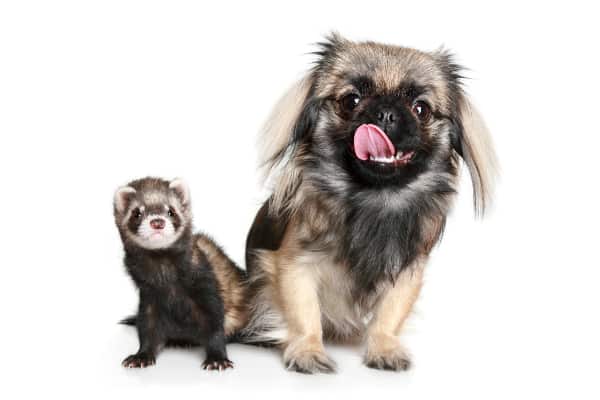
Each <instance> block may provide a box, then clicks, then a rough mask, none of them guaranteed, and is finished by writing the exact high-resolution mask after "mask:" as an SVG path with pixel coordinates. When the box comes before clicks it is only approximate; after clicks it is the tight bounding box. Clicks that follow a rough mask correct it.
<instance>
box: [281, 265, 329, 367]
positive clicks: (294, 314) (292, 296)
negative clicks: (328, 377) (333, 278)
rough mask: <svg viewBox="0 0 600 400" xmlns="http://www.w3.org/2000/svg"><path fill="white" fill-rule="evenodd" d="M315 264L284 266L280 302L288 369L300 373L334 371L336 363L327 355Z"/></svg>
mask: <svg viewBox="0 0 600 400" xmlns="http://www.w3.org/2000/svg"><path fill="white" fill-rule="evenodd" d="M313 268H314V266H313V265H307V264H302V263H293V264H292V265H286V266H281V269H280V274H281V275H280V276H279V278H280V279H279V282H278V292H279V301H280V304H281V309H282V312H283V314H284V318H285V321H286V323H287V327H288V338H287V340H286V342H285V344H284V352H283V360H284V363H285V366H286V367H287V368H288V369H290V370H294V371H297V372H303V373H315V372H334V371H335V362H334V361H333V360H332V359H331V358H329V357H328V356H327V355H326V354H325V349H324V347H323V328H322V326H321V310H320V307H319V296H318V287H317V280H316V276H315V274H314V271H313Z"/></svg>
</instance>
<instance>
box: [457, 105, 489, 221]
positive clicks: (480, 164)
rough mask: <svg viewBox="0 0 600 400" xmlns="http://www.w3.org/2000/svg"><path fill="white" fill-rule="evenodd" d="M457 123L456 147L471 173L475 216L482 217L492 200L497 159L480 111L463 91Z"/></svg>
mask: <svg viewBox="0 0 600 400" xmlns="http://www.w3.org/2000/svg"><path fill="white" fill-rule="evenodd" d="M458 125H459V129H458V137H457V140H456V143H455V148H456V151H457V153H458V154H459V155H460V156H461V157H462V158H463V160H464V161H465V164H466V165H467V168H468V169H469V174H470V175H471V182H472V184H473V206H474V208H475V215H476V216H478V217H482V216H483V215H484V214H485V211H486V208H487V207H488V206H489V205H490V203H491V200H492V195H493V192H494V185H495V181H496V177H497V175H498V160H497V158H496V152H495V151H494V146H493V143H492V139H491V137H490V134H489V131H488V129H487V126H486V124H485V122H484V121H483V118H482V117H481V114H479V112H478V111H477V109H476V108H475V107H474V106H473V104H472V103H471V101H470V100H469V98H468V97H467V96H466V95H465V94H464V93H463V95H462V96H461V99H460V103H459V121H458Z"/></svg>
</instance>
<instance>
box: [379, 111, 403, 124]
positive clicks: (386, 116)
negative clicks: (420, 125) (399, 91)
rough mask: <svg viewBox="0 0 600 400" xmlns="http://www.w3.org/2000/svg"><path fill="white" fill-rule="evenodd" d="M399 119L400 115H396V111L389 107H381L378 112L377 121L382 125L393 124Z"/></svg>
mask: <svg viewBox="0 0 600 400" xmlns="http://www.w3.org/2000/svg"><path fill="white" fill-rule="evenodd" d="M397 119H398V116H397V115H396V113H395V112H394V111H393V110H391V109H389V108H384V109H381V110H379V112H378V113H377V122H378V123H380V124H382V125H385V124H393V123H394V122H396V120H397Z"/></svg>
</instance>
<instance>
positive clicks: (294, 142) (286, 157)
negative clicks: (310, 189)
mask: <svg viewBox="0 0 600 400" xmlns="http://www.w3.org/2000/svg"><path fill="white" fill-rule="evenodd" d="M312 89H313V74H309V75H308V76H307V77H305V78H303V79H301V80H300V81H298V82H297V83H296V84H295V85H293V86H292V87H291V88H290V89H289V90H288V91H287V92H286V93H285V94H284V95H283V96H282V97H281V99H280V100H279V101H278V102H277V104H276V105H275V108H274V110H273V112H272V114H271V116H270V118H269V119H268V121H267V123H266V125H265V128H264V129H263V134H262V137H261V142H262V143H261V147H262V157H261V166H262V168H263V178H264V179H265V181H266V180H271V181H272V182H270V183H271V184H272V185H273V199H272V201H271V202H270V204H271V207H270V211H271V212H274V213H279V212H280V211H283V210H284V209H286V208H289V201H290V199H291V197H292V196H293V194H294V193H295V190H296V188H297V187H298V185H299V183H300V170H299V168H298V160H297V155H298V149H299V147H300V145H301V143H302V142H304V141H305V140H307V139H308V138H310V136H311V134H312V132H313V131H314V129H315V126H316V124H317V120H318V116H319V108H320V102H319V101H318V100H316V99H315V98H314V97H313V96H312Z"/></svg>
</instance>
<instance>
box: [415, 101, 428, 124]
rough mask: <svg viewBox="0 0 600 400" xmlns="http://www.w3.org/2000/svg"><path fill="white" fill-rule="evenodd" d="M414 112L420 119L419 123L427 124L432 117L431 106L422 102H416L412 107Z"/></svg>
mask: <svg viewBox="0 0 600 400" xmlns="http://www.w3.org/2000/svg"><path fill="white" fill-rule="evenodd" d="M412 112H413V114H415V115H416V116H417V118H419V121H421V122H427V121H429V118H430V117H431V107H429V104H427V103H425V102H424V101H421V100H419V101H415V104H413V106H412Z"/></svg>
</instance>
